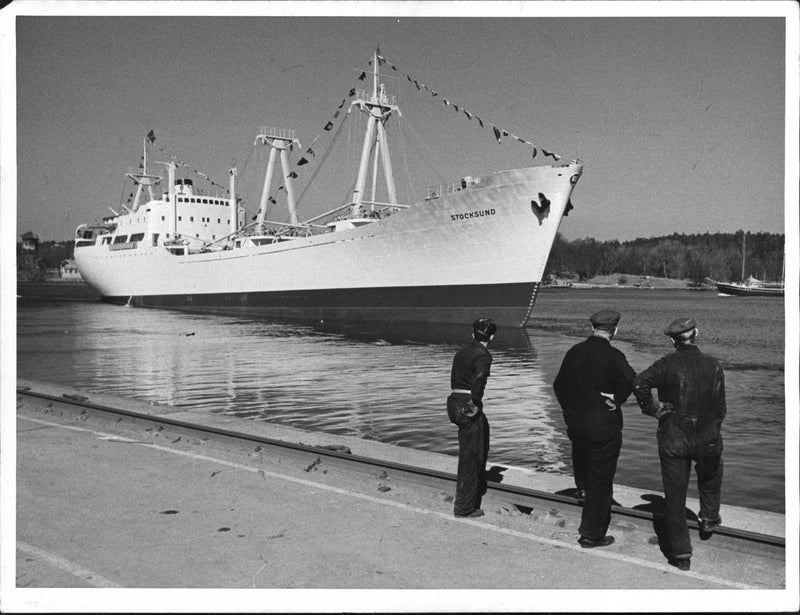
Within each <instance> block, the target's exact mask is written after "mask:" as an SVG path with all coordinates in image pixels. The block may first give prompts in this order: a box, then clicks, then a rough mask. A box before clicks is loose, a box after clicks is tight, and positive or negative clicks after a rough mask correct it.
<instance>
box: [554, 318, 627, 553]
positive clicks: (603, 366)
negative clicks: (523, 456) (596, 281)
mask: <svg viewBox="0 0 800 615" xmlns="http://www.w3.org/2000/svg"><path fill="white" fill-rule="evenodd" d="M619 319H620V315H619V312H616V311H614V310H601V311H599V312H596V313H594V314H592V316H591V317H590V318H589V320H590V322H591V324H592V335H591V336H590V337H589V338H588V339H587V340H585V341H583V342H580V343H579V344H576V345H575V346H573V347H572V348H570V349H569V350H568V351H567V354H566V355H565V356H564V360H563V362H562V363H561V369H560V370H559V372H558V375H557V376H556V379H555V381H554V382H553V389H554V390H555V393H556V398H557V399H558V403H559V404H560V406H561V410H562V411H563V413H564V421H565V422H566V424H567V436H568V437H569V439H570V441H571V442H572V468H573V472H574V475H575V486H576V487H577V492H576V495H577V496H578V499H582V500H584V505H583V511H582V514H581V524H580V527H579V528H578V532H579V533H580V538H579V539H578V542H579V543H580V545H581V546H582V547H584V548H587V549H588V548H593V547H605V546H608V545H610V544H611V543H613V542H614V537H613V536H607V535H606V532H607V531H608V525H609V523H610V522H611V504H612V502H613V498H614V474H615V473H616V471H617V459H619V452H620V449H621V448H622V412H621V410H620V406H621V405H622V404H623V403H624V402H625V400H626V399H628V397H629V396H630V394H631V390H632V388H633V378H634V376H635V372H634V371H633V368H632V367H631V366H630V365H629V364H628V361H627V359H626V358H625V355H624V354H623V353H622V352H621V351H620V350H619V349H617V348H614V347H613V346H612V345H611V340H612V339H614V336H615V335H616V334H617V325H618V323H619Z"/></svg>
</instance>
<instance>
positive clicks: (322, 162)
mask: <svg viewBox="0 0 800 615" xmlns="http://www.w3.org/2000/svg"><path fill="white" fill-rule="evenodd" d="M352 109H353V108H352V107H350V109H348V110H347V113H346V114H345V116H344V118H343V119H342V121H341V122H340V123H339V127H338V128H337V129H336V132H335V133H334V135H333V138H332V139H331V142H330V144H329V145H328V148H327V149H326V150H325V153H324V154H323V155H322V158H321V159H320V161H319V164H318V165H317V168H316V169H314V172H313V173H312V174H311V177H309V179H308V182H307V183H306V185H305V187H304V188H303V191H302V192H301V193H300V196H299V197H298V198H297V200H296V204H297V205H300V203H301V201H302V200H303V197H304V196H305V194H306V192H308V190H309V188H310V187H311V185H312V184H313V183H314V180H315V179H316V178H317V175H319V172H320V171H321V170H322V167H323V166H324V165H325V161H326V160H327V159H328V156H329V155H330V153H331V151H332V150H333V146H334V144H335V143H336V140H337V139H338V138H339V135H340V134H341V132H342V128H344V125H345V124H346V123H347V120H348V119H349V118H350V112H351V111H352Z"/></svg>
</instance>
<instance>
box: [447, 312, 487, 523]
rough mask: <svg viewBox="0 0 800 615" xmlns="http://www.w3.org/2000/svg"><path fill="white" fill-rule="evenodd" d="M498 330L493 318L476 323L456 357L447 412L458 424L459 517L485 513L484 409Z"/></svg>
mask: <svg viewBox="0 0 800 615" xmlns="http://www.w3.org/2000/svg"><path fill="white" fill-rule="evenodd" d="M495 331H497V325H496V324H495V323H494V321H493V320H492V319H491V318H479V319H478V320H476V321H475V322H474V323H472V342H471V343H470V344H467V345H466V346H464V347H463V348H462V349H461V350H459V351H458V352H457V353H456V356H455V357H454V358H453V368H452V370H451V372H450V387H451V389H452V392H451V393H450V396H449V397H448V398H447V416H448V417H449V418H450V421H451V422H452V423H454V424H456V425H457V426H458V483H457V485H456V498H455V503H454V504H453V512H454V514H455V516H456V517H481V516H483V510H481V498H482V497H483V495H484V494H485V493H486V459H487V457H488V456H489V421H487V420H486V415H485V414H484V413H483V391H484V389H485V388H486V380H487V379H488V378H489V371H490V369H491V367H492V355H491V354H490V353H489V351H488V350H487V349H486V347H487V346H488V345H489V342H490V341H491V340H492V338H493V337H494V334H495Z"/></svg>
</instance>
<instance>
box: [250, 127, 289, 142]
mask: <svg viewBox="0 0 800 615" xmlns="http://www.w3.org/2000/svg"><path fill="white" fill-rule="evenodd" d="M258 136H259V137H262V138H265V139H283V140H285V141H293V140H294V130H292V129H290V128H275V127H274V126H259V128H258Z"/></svg>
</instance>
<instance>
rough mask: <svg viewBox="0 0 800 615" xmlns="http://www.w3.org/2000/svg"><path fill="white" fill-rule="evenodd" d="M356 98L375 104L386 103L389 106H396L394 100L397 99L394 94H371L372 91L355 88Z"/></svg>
mask: <svg viewBox="0 0 800 615" xmlns="http://www.w3.org/2000/svg"><path fill="white" fill-rule="evenodd" d="M355 99H356V100H359V99H361V100H363V101H364V102H368V103H372V104H376V105H387V106H391V107H396V106H397V105H396V104H395V101H396V100H397V97H396V96H392V95H390V94H383V95H381V94H378V95H377V96H373V95H372V92H368V91H367V90H356V98H355Z"/></svg>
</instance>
